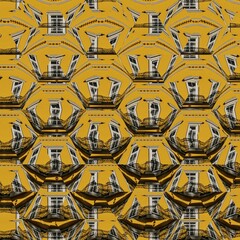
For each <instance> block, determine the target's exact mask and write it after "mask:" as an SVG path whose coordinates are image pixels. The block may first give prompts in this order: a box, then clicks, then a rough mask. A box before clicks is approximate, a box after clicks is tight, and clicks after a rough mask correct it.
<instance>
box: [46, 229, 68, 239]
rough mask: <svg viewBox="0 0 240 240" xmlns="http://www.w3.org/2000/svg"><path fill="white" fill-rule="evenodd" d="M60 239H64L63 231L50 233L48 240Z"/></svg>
mask: <svg viewBox="0 0 240 240" xmlns="http://www.w3.org/2000/svg"><path fill="white" fill-rule="evenodd" d="M60 239H62V240H63V239H64V237H63V236H62V233H61V231H58V230H56V231H51V232H48V240H60Z"/></svg>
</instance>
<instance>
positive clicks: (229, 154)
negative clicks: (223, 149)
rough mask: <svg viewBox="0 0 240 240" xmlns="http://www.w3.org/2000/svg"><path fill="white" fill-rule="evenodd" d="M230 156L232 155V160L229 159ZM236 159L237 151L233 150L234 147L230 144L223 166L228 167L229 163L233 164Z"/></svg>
mask: <svg viewBox="0 0 240 240" xmlns="http://www.w3.org/2000/svg"><path fill="white" fill-rule="evenodd" d="M232 149H233V150H232ZM231 155H233V157H232V159H230V156H231ZM236 158H237V151H236V150H235V148H234V146H233V145H232V144H231V145H230V146H229V150H228V154H227V158H226V161H225V165H230V164H231V163H235V162H236Z"/></svg>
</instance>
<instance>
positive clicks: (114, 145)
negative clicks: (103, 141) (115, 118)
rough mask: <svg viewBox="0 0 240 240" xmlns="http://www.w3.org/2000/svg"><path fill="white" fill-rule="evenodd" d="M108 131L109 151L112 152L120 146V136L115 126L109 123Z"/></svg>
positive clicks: (117, 127)
mask: <svg viewBox="0 0 240 240" xmlns="http://www.w3.org/2000/svg"><path fill="white" fill-rule="evenodd" d="M110 130H111V135H112V140H111V146H110V150H114V149H116V148H117V147H118V146H119V144H120V140H121V134H120V130H119V126H118V125H117V124H113V123H110Z"/></svg>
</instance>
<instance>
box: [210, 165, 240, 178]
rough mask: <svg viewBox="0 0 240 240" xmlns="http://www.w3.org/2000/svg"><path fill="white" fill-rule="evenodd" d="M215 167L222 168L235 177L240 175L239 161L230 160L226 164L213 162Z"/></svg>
mask: <svg viewBox="0 0 240 240" xmlns="http://www.w3.org/2000/svg"><path fill="white" fill-rule="evenodd" d="M215 166H216V168H218V169H221V170H223V171H224V172H226V173H228V174H230V175H233V176H235V177H237V176H240V163H238V162H231V163H227V164H221V165H219V164H215Z"/></svg>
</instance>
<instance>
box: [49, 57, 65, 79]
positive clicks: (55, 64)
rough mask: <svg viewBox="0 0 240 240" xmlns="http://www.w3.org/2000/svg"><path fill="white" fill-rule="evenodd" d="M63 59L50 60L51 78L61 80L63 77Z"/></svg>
mask: <svg viewBox="0 0 240 240" xmlns="http://www.w3.org/2000/svg"><path fill="white" fill-rule="evenodd" d="M60 63H61V59H60V58H51V59H50V60H49V65H48V71H49V74H48V75H49V76H50V77H53V78H60V77H63V71H62V68H61V65H60Z"/></svg>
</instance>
